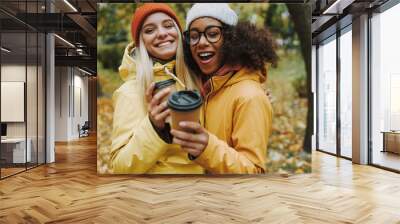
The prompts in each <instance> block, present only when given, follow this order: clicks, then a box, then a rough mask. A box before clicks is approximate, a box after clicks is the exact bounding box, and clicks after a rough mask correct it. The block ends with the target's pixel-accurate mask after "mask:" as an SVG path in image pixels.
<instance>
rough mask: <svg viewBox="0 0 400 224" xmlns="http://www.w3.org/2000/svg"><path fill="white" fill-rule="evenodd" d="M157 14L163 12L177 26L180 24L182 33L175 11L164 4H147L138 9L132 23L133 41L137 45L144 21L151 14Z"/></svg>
mask: <svg viewBox="0 0 400 224" xmlns="http://www.w3.org/2000/svg"><path fill="white" fill-rule="evenodd" d="M155 12H163V13H165V14H167V15H168V16H170V17H171V18H172V19H173V20H175V22H176V24H178V27H179V30H180V31H179V32H181V30H182V29H181V25H180V24H179V20H178V16H176V14H175V12H174V10H172V8H171V7H170V6H169V5H167V4H164V3H145V4H143V5H142V6H140V7H139V8H137V9H136V11H135V13H134V14H133V18H132V23H131V33H132V39H133V40H134V41H135V44H136V45H138V44H139V34H140V29H141V26H142V24H143V22H144V20H145V19H146V18H147V17H148V16H149V15H151V14H153V13H155Z"/></svg>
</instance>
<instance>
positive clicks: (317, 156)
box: [0, 137, 400, 224]
mask: <svg viewBox="0 0 400 224" xmlns="http://www.w3.org/2000/svg"><path fill="white" fill-rule="evenodd" d="M56 151H57V153H56V158H57V161H56V163H55V164H51V165H46V166H41V167H39V168H36V169H33V170H30V171H28V172H26V173H22V174H19V175H17V176H13V177H10V178H8V179H5V180H2V181H0V223H44V222H48V223H373V224H376V223H384V224H386V223H400V175H398V174H395V173H391V172H387V171H384V170H380V169H377V168H374V167H369V166H359V165H352V164H351V162H350V161H347V160H343V159H337V158H335V157H333V156H330V155H326V154H323V153H320V152H314V153H313V173H312V174H307V175H295V176H290V177H280V176H250V177H249V176H228V177H202V176H179V177H176V176H103V177H101V176H98V175H97V173H96V142H95V139H94V138H93V137H91V138H85V139H84V140H81V141H78V142H73V143H70V144H67V145H65V144H64V145H58V146H57V150H56Z"/></svg>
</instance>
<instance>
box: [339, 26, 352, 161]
mask: <svg viewBox="0 0 400 224" xmlns="http://www.w3.org/2000/svg"><path fill="white" fill-rule="evenodd" d="M352 74H353V72H352V35H351V26H349V27H347V28H346V29H344V30H343V32H342V34H341V36H340V154H341V156H344V157H347V158H351V157H352V148H351V147H352V96H353V95H352Z"/></svg>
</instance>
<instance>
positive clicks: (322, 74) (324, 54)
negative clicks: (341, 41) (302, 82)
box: [317, 36, 337, 154]
mask: <svg viewBox="0 0 400 224" xmlns="http://www.w3.org/2000/svg"><path fill="white" fill-rule="evenodd" d="M317 54H318V59H317V63H318V71H317V72H318V83H317V85H318V87H317V88H318V96H317V97H318V124H317V125H318V146H317V147H318V148H317V149H318V150H321V151H326V152H329V153H334V154H336V92H337V91H336V36H332V37H331V38H329V39H328V40H327V41H325V42H323V43H321V44H320V45H319V47H318V52H317Z"/></svg>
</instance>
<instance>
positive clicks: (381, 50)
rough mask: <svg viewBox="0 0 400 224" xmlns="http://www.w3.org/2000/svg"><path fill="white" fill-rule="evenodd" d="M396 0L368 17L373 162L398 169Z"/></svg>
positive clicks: (399, 35) (399, 116)
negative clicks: (394, 3) (390, 6)
mask: <svg viewBox="0 0 400 224" xmlns="http://www.w3.org/2000/svg"><path fill="white" fill-rule="evenodd" d="M399 21H400V4H398V5H396V6H394V7H392V8H390V9H388V10H386V11H384V12H383V13H380V14H376V15H374V16H373V17H372V18H371V29H372V32H371V33H372V37H371V40H372V43H371V53H372V54H371V59H372V63H371V67H372V72H371V99H370V100H371V101H370V103H371V107H370V108H371V111H370V112H371V122H372V125H371V137H372V139H371V140H372V155H371V157H372V158H371V160H372V161H371V162H372V164H374V165H378V166H382V167H386V168H389V169H394V170H398V171H400V100H399V99H400V98H399V96H400V63H399V59H398V58H399V57H398V53H399V52H400V43H399V41H398V40H399V38H400V30H399V29H397V28H395V27H398V22H399Z"/></svg>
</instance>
